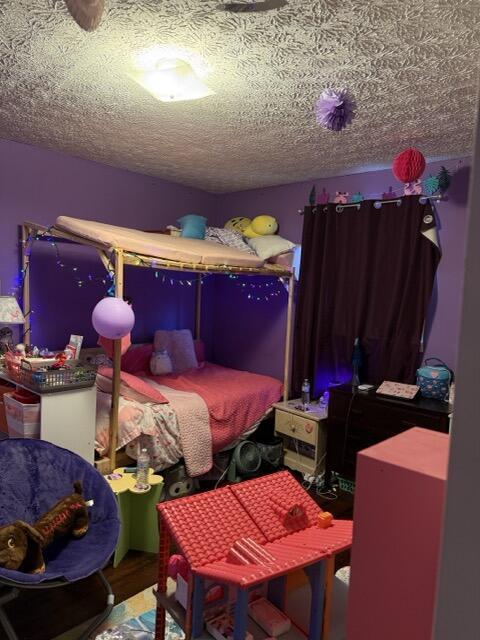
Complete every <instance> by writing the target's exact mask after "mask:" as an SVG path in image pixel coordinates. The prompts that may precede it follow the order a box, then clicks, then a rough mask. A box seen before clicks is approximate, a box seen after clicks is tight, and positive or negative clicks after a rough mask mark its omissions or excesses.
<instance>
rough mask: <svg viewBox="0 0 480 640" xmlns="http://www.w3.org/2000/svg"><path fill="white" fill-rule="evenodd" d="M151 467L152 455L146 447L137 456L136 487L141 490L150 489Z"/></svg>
mask: <svg viewBox="0 0 480 640" xmlns="http://www.w3.org/2000/svg"><path fill="white" fill-rule="evenodd" d="M149 469H150V456H149V455H148V452H147V450H146V449H142V450H141V451H140V454H139V456H138V458H137V483H136V489H138V490H140V491H148V489H149V488H150V485H149V484H148V472H149Z"/></svg>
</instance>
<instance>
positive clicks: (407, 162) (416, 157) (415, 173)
mask: <svg viewBox="0 0 480 640" xmlns="http://www.w3.org/2000/svg"><path fill="white" fill-rule="evenodd" d="M392 170H393V175H394V176H395V177H396V178H397V180H400V182H405V183H407V182H414V181H415V180H418V179H419V178H420V176H421V175H422V173H423V172H424V171H425V157H424V155H423V153H422V152H421V151H419V150H418V149H415V147H410V148H409V149H406V150H405V151H402V153H399V154H398V156H397V157H396V158H395V160H394V161H393V167H392Z"/></svg>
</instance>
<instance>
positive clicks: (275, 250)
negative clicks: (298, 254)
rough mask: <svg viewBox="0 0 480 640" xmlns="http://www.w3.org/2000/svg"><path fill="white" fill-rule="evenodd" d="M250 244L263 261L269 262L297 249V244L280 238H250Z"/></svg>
mask: <svg viewBox="0 0 480 640" xmlns="http://www.w3.org/2000/svg"><path fill="white" fill-rule="evenodd" d="M248 244H249V245H250V246H251V247H252V249H254V250H255V253H256V254H257V256H258V257H259V258H261V259H262V260H268V259H269V258H273V256H278V255H280V254H281V253H286V252H287V251H291V250H292V249H294V248H295V244H294V243H293V242H290V240H286V239H285V238H282V237H280V236H259V237H258V238H250V239H249V240H248Z"/></svg>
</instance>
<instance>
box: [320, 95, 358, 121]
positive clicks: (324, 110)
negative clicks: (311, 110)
mask: <svg viewBox="0 0 480 640" xmlns="http://www.w3.org/2000/svg"><path fill="white" fill-rule="evenodd" d="M356 109H357V104H356V102H355V100H354V99H353V97H352V96H351V95H350V94H349V93H348V91H347V90H346V89H342V90H341V91H338V90H336V89H325V91H324V92H323V93H322V95H321V96H320V98H319V99H318V101H317V104H316V105H315V113H316V116H317V122H318V124H320V125H322V127H325V128H326V129H331V130H332V131H341V130H342V129H344V128H345V127H346V126H347V125H348V124H350V123H351V122H352V120H353V119H354V118H355V116H356Z"/></svg>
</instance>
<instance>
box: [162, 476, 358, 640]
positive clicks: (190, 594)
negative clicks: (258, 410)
mask: <svg viewBox="0 0 480 640" xmlns="http://www.w3.org/2000/svg"><path fill="white" fill-rule="evenodd" d="M157 510H158V512H159V515H160V554H159V556H160V557H159V575H158V592H157V599H158V606H157V626H156V635H155V638H156V640H163V639H164V631H165V611H166V610H171V611H172V612H173V608H172V607H171V598H170V596H169V595H168V594H167V577H169V576H170V577H171V576H172V574H175V575H177V580H178V581H179V582H180V583H181V584H182V587H181V589H180V591H182V592H183V595H181V596H180V598H179V597H178V591H179V589H178V585H177V600H178V599H181V600H182V601H183V605H182V606H184V608H185V633H186V636H187V637H191V638H192V639H195V638H198V637H200V636H201V635H202V633H203V630H204V626H205V624H206V622H207V623H208V622H209V621H210V620H211V618H212V617H214V616H215V615H216V614H217V613H221V614H223V615H224V617H223V618H221V622H220V623H219V624H220V626H222V625H223V626H225V625H226V627H225V629H224V630H223V632H222V634H221V635H222V637H221V638H219V640H225V638H229V637H232V639H233V640H246V638H248V631H247V620H248V615H249V613H250V616H251V618H252V621H251V622H249V623H248V625H249V627H250V624H253V625H255V622H254V620H255V619H257V621H258V623H259V624H260V626H261V627H263V629H264V630H265V631H266V633H267V634H269V635H270V636H274V635H277V634H281V633H285V631H286V628H287V627H288V626H289V624H290V620H289V618H288V616H287V615H285V607H286V598H287V577H288V575H289V574H292V573H294V572H296V571H298V570H299V569H303V570H304V571H305V574H306V575H307V578H308V581H309V583H310V592H311V603H312V604H311V607H310V623H309V629H308V638H309V640H318V639H319V638H320V637H322V629H324V628H325V626H326V625H327V622H328V619H329V616H328V612H329V610H330V605H331V602H330V599H331V596H330V594H331V589H330V588H329V586H328V585H329V580H331V579H332V580H333V572H330V570H328V571H327V566H328V567H330V566H333V565H332V563H333V561H334V557H335V555H336V554H337V553H339V552H341V551H344V550H345V549H348V548H349V547H350V546H351V543H352V522H351V521H349V520H335V519H333V518H332V516H331V514H327V513H326V512H324V511H322V509H321V508H320V507H319V506H318V505H317V504H316V503H315V502H314V500H312V498H311V497H310V496H309V494H308V493H307V492H306V491H305V490H304V489H303V487H302V486H301V485H300V484H299V483H298V482H297V481H296V480H295V478H294V477H293V476H292V475H291V474H290V473H289V472H287V471H281V472H277V473H273V474H270V475H267V476H262V477H260V478H256V479H254V480H247V481H245V482H242V483H240V484H234V485H229V486H227V487H223V488H221V489H216V490H214V491H208V492H206V493H201V494H197V495H194V496H189V497H186V498H183V499H180V500H173V501H170V502H164V503H161V504H159V505H157ZM322 514H323V515H322ZM172 543H175V544H176V547H177V548H178V551H179V553H180V554H181V556H182V560H179V559H178V558H174V559H172V560H171V561H170V563H169V560H170V552H171V546H172ZM185 563H186V565H185ZM185 576H186V577H185ZM330 576H331V577H330ZM182 581H183V583H184V584H183V583H182ZM217 586H221V587H223V588H224V591H223V597H222V598H219V599H212V600H210V602H209V598H207V594H209V593H211V592H212V589H213V587H217ZM219 595H220V592H219ZM259 598H260V600H259ZM225 599H227V603H226V604H224V600H225ZM212 602H213V606H211V604H212ZM233 604H234V618H233V622H232V621H231V619H230V618H229V617H228V616H229V615H230V612H231V606H230V605H233ZM219 606H222V607H223V608H222V609H221V610H220V611H219V610H218V607H219ZM324 612H325V618H324ZM225 616H226V617H225ZM229 625H230V626H229ZM227 627H228V628H227ZM222 628H223V627H222ZM209 630H210V629H209ZM217 631H219V630H218V629H217ZM213 635H215V634H213ZM325 637H326V635H323V638H325Z"/></svg>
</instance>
